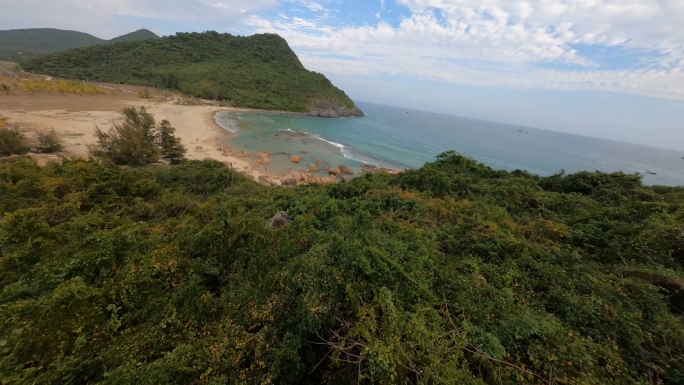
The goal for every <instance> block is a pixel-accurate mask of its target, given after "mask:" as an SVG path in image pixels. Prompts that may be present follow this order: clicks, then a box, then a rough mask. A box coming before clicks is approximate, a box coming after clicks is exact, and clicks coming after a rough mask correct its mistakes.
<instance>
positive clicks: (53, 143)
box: [36, 128, 64, 153]
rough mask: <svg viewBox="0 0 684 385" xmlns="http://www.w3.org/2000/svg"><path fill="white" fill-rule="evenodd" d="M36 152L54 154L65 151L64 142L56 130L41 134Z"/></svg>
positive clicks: (39, 134)
mask: <svg viewBox="0 0 684 385" xmlns="http://www.w3.org/2000/svg"><path fill="white" fill-rule="evenodd" d="M36 140H37V142H38V143H37V145H36V150H37V151H38V152H41V153H53V152H60V151H63V150H64V142H63V141H62V139H61V138H60V137H59V134H58V133H57V132H56V131H55V129H54V128H52V129H50V131H45V132H39V133H38V137H37V138H36Z"/></svg>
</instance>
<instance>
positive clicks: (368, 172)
mask: <svg viewBox="0 0 684 385" xmlns="http://www.w3.org/2000/svg"><path fill="white" fill-rule="evenodd" d="M372 173H373V171H371V170H369V169H363V170H361V175H366V174H372Z"/></svg>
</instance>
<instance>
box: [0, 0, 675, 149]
mask: <svg viewBox="0 0 684 385" xmlns="http://www.w3.org/2000/svg"><path fill="white" fill-rule="evenodd" d="M0 9H3V12H2V14H0V26H2V28H3V29H10V28H32V27H55V28H64V29H74V30H80V31H84V32H89V33H92V34H94V35H96V36H99V37H103V38H110V37H114V36H116V35H119V34H122V33H126V32H129V31H131V30H135V29H138V28H149V29H152V30H153V31H155V32H157V33H158V34H161V35H169V34H173V33H175V32H179V31H204V30H216V31H219V32H229V33H233V34H240V35H250V34H253V33H259V32H274V33H278V34H280V35H281V36H283V37H284V38H286V39H287V41H288V42H289V44H290V46H291V47H292V48H293V49H294V50H295V52H297V54H298V55H299V57H300V59H301V60H302V62H303V63H304V65H305V66H306V67H307V68H309V69H311V70H315V71H318V72H322V73H324V74H325V75H326V76H328V77H329V78H330V79H331V80H333V82H334V83H335V84H336V85H337V86H339V87H340V88H342V89H344V90H345V91H346V92H347V93H348V94H349V95H350V96H351V97H352V98H354V99H356V100H363V101H370V102H377V103H384V104H390V105H398V106H405V107H413V108H418V109H424V110H431V111H437V112H443V113H450V114H455V115H461V116H467V117H474V118H480V119H488V120H494V121H499V122H508V123H514V124H522V125H529V126H533V127H538V128H545V129H551V130H558V131H565V132H572V133H578V134H583V135H589V136H596V137H603V138H608V139H615V140H622V141H628V142H634V143H642V144H646V145H651V146H660V147H667V148H675V149H682V150H684V123H683V122H684V28H682V27H681V25H682V23H681V21H682V20H684V1H682V0H572V1H570V0H364V1H361V0H348V1H341V0H337V1H335V0H330V1H326V0H317V1H309V0H107V1H103V0H23V1H22V2H16V1H9V0H0Z"/></svg>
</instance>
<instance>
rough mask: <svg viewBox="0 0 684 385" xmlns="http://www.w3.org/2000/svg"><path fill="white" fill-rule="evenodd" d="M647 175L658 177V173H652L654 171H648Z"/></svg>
mask: <svg viewBox="0 0 684 385" xmlns="http://www.w3.org/2000/svg"><path fill="white" fill-rule="evenodd" d="M646 173H647V174H650V175H658V173H657V172H652V171H646Z"/></svg>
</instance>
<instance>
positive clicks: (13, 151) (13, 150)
mask: <svg viewBox="0 0 684 385" xmlns="http://www.w3.org/2000/svg"><path fill="white" fill-rule="evenodd" d="M2 122H3V123H4V120H3V121H2ZM29 151H30V147H29V145H28V141H27V140H26V136H25V135H24V133H23V132H21V130H20V129H18V128H9V127H0V156H10V155H23V154H26V153H27V152H29Z"/></svg>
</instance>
